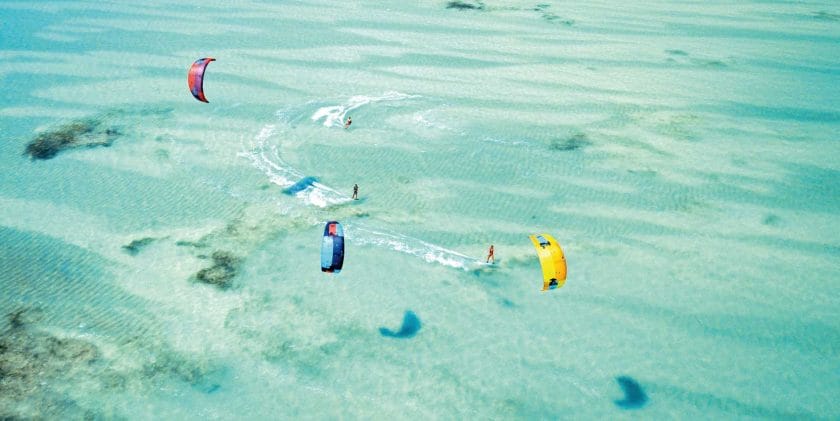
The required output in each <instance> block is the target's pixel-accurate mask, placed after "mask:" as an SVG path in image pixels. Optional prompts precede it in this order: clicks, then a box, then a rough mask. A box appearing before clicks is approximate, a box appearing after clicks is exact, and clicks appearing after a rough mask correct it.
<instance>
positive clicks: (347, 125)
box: [344, 116, 353, 129]
mask: <svg viewBox="0 0 840 421" xmlns="http://www.w3.org/2000/svg"><path fill="white" fill-rule="evenodd" d="M351 124H353V117H350V116H347V122H345V123H344V128H345V129H346V128H348V127H350V125H351Z"/></svg>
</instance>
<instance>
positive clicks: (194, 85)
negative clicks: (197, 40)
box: [187, 57, 216, 102]
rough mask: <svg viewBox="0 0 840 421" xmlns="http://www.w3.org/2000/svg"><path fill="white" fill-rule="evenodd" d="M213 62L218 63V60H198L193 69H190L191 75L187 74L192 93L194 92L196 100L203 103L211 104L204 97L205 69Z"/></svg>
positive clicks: (209, 58) (206, 58)
mask: <svg viewBox="0 0 840 421" xmlns="http://www.w3.org/2000/svg"><path fill="white" fill-rule="evenodd" d="M211 61H216V59H214V58H213V57H205V58H200V59H198V60H196V61H195V63H193V65H192V67H190V73H189V74H187V84H189V86H190V92H192V94H193V96H194V97H195V99H197V100H199V101H201V102H209V101H207V98H205V97H204V69H206V68H207V65H208V64H210V62H211Z"/></svg>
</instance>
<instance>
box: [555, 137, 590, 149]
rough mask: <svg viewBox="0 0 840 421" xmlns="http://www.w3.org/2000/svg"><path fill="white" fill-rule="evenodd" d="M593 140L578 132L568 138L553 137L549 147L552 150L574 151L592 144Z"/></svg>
mask: <svg viewBox="0 0 840 421" xmlns="http://www.w3.org/2000/svg"><path fill="white" fill-rule="evenodd" d="M591 144H592V142H591V141H589V138H588V137H587V136H586V135H585V134H583V133H577V134H574V135H572V136H570V137H567V138H557V139H552V140H551V144H549V145H548V148H549V149H551V150H552V151H564V152H567V151H574V150H577V149H580V148H583V147H585V146H588V145H591Z"/></svg>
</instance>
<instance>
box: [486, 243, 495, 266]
mask: <svg viewBox="0 0 840 421" xmlns="http://www.w3.org/2000/svg"><path fill="white" fill-rule="evenodd" d="M494 251H495V250H494V249H493V245H492V244H490V250H488V251H487V261H485V262H484V263H490V261H491V260H492V261H493V263H496V256H494V255H493V252H494Z"/></svg>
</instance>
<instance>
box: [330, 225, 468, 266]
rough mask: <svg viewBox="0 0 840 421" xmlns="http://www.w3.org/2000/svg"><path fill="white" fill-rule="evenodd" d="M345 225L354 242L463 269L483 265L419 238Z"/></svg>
mask: <svg viewBox="0 0 840 421" xmlns="http://www.w3.org/2000/svg"><path fill="white" fill-rule="evenodd" d="M345 227H346V228H347V230H346V234H345V235H346V237H347V239H348V241H352V242H354V243H356V244H361V245H375V246H381V247H386V248H389V249H391V250H394V251H398V252H400V253H406V254H410V255H412V256H416V257H419V258H421V259H423V260H425V261H427V262H429V263H436V264H439V265H443V266H448V267H452V268H457V269H461V270H464V271H468V270H472V269H475V268H476V267H478V266H481V265H484V262H482V261H480V260H478V259H476V258H474V257H470V256H467V255H465V254H461V253H458V252H457V251H454V250H449V249H447V248H444V247H441V246H437V245H434V244H432V243H429V242H426V241H423V240H421V239H419V238H414V237H410V236H407V235H403V234H399V233H394V232H384V231H379V230H376V229H371V228H367V227H364V226H362V225H356V224H349V223H348V224H345Z"/></svg>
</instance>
